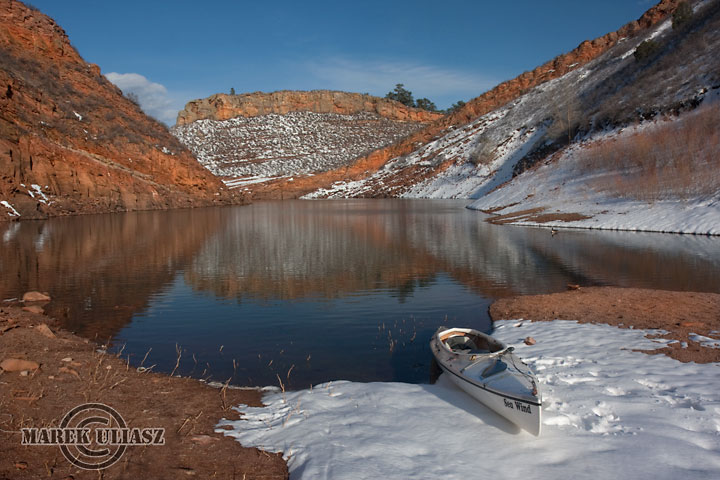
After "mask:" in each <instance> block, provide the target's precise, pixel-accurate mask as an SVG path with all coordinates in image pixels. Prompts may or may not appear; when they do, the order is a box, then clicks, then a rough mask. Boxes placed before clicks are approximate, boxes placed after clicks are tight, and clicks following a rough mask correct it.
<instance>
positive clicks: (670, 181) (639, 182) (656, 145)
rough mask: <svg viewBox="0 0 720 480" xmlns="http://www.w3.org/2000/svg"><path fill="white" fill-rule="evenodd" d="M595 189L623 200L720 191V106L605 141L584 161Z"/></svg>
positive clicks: (686, 196) (582, 169)
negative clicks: (592, 176) (591, 176)
mask: <svg viewBox="0 0 720 480" xmlns="http://www.w3.org/2000/svg"><path fill="white" fill-rule="evenodd" d="M578 169H579V172H578V173H580V174H583V175H594V176H595V179H594V180H593V181H592V186H593V188H595V189H596V190H600V191H606V192H609V193H611V194H612V195H614V196H617V197H623V198H634V199H638V200H645V201H656V200H689V199H692V198H697V197H704V196H708V195H713V194H715V193H717V192H718V190H720V107H718V106H717V105H706V106H703V107H701V108H699V109H697V110H696V111H694V112H691V113H688V114H685V115H684V116H683V117H682V118H680V119H677V120H675V121H672V122H666V123H663V124H660V125H658V126H657V127H651V128H648V129H646V130H644V131H641V132H638V133H635V134H633V135H629V136H625V137H623V138H619V139H613V140H608V141H604V142H600V143H598V144H596V145H594V146H592V147H590V148H588V149H587V150H586V151H585V152H584V153H583V155H582V158H581V159H580V160H579V162H578Z"/></svg>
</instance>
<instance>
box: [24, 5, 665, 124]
mask: <svg viewBox="0 0 720 480" xmlns="http://www.w3.org/2000/svg"><path fill="white" fill-rule="evenodd" d="M31 3H32V4H33V5H34V6H36V7H37V8H39V9H40V10H41V11H42V12H43V13H46V14H48V15H50V16H51V17H53V18H54V19H55V20H56V21H57V22H58V23H59V24H60V26H62V27H63V28H64V29H65V31H66V32H67V33H68V35H69V37H70V41H71V42H72V44H73V45H74V46H75V47H76V48H77V49H78V50H79V52H80V54H81V55H82V56H83V58H85V60H87V61H88V62H92V63H97V64H98V65H100V67H101V69H102V72H103V73H104V74H105V75H107V76H108V78H109V79H110V80H112V81H113V82H115V83H116V84H118V86H120V87H121V88H122V89H123V90H124V91H130V90H132V91H134V92H135V93H136V94H137V95H138V96H139V97H140V102H141V104H142V106H143V108H144V109H145V111H146V112H147V113H150V114H151V115H153V116H155V117H156V118H158V119H160V120H162V121H164V122H166V123H168V124H173V123H174V120H175V115H176V113H177V111H178V110H179V109H181V108H182V107H183V106H184V104H185V103H186V102H187V101H189V100H192V99H195V98H202V97H207V96H209V95H212V94H213V93H218V92H228V93H229V91H230V88H231V87H233V88H234V89H235V91H236V92H237V93H242V92H254V91H265V92H270V91H275V90H283V89H288V90H312V89H323V88H325V89H332V90H345V91H352V92H359V93H370V94H373V95H378V96H384V95H385V94H386V93H387V92H388V91H390V90H392V89H393V88H394V86H395V84H396V83H403V84H405V87H406V88H408V89H409V90H411V91H412V92H413V94H414V95H415V98H420V97H427V98H429V99H430V100H432V101H434V102H435V103H436V105H437V106H438V107H439V108H446V107H449V106H450V105H451V104H452V103H454V102H456V101H457V100H465V101H467V100H469V99H471V98H473V97H476V96H478V95H479V94H481V93H483V92H484V91H486V90H488V89H489V88H492V87H493V86H494V85H496V84H497V83H499V82H501V81H503V80H507V79H510V78H512V77H514V76H516V75H518V74H520V73H522V72H523V71H526V70H530V69H532V68H534V67H535V66H537V65H540V64H542V63H544V62H546V61H547V60H550V59H552V58H553V57H554V56H556V55H558V54H560V53H563V52H567V51H569V50H572V49H573V48H575V47H576V46H577V45H578V44H579V43H580V42H582V41H583V40H585V39H592V38H595V37H597V36H600V35H603V34H605V33H607V32H609V31H612V30H616V29H617V28H619V27H620V26H622V25H623V24H625V23H627V22H629V21H631V20H634V19H636V18H638V17H639V16H640V15H642V13H643V12H644V11H645V10H647V9H648V8H649V7H650V6H652V4H653V3H654V2H653V1H652V0H605V1H602V2H586V1H577V0H572V1H571V0H556V1H553V0H548V1H544V2H539V1H524V0H514V1H513V0H506V1H495V2H487V1H480V0H476V1H464V0H463V1H460V0H457V1H456V0H446V1H444V2H443V1H425V0H416V1H392V0H384V1H375V0H363V1H362V2H342V1H338V0H333V1H325V0H322V1H311V0H306V1H284V0H276V1H273V2H261V1H253V2H247V1H234V2H232V1H214V0H205V1H197V0H196V1H185V0H176V1H147V0H145V1H135V0H124V1H122V2H112V1H98V0H63V1H58V0H33V1H32V2H31Z"/></svg>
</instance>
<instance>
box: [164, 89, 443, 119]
mask: <svg viewBox="0 0 720 480" xmlns="http://www.w3.org/2000/svg"><path fill="white" fill-rule="evenodd" d="M290 112H313V113H337V114H340V115H353V114H357V113H363V112H367V113H376V114H378V115H380V116H381V117H384V118H388V119H390V120H399V121H407V122H419V123H428V122H431V121H434V120H437V119H439V118H442V117H443V114H442V113H438V112H429V111H427V110H421V109H417V108H411V107H407V106H405V105H403V104H402V103H400V102H396V101H394V100H388V99H386V98H379V97H374V96H372V95H365V94H360V93H348V92H336V91H331V90H313V91H309V92H303V91H291V90H283V91H279V92H272V93H263V92H255V93H243V94H240V95H226V94H224V93H217V94H215V95H212V96H210V97H208V98H203V99H199V100H193V101H191V102H188V103H187V105H185V109H183V110H181V111H180V113H178V117H177V125H187V124H189V123H192V122H195V121H197V120H204V119H209V120H228V119H231V118H234V117H239V116H242V117H256V116H259V115H267V114H270V113H276V114H279V115H285V114H287V113H290Z"/></svg>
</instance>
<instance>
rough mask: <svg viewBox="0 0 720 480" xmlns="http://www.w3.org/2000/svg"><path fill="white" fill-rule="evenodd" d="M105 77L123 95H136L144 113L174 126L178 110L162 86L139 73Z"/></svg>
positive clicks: (114, 74)
mask: <svg viewBox="0 0 720 480" xmlns="http://www.w3.org/2000/svg"><path fill="white" fill-rule="evenodd" d="M105 77H107V79H108V80H110V81H111V82H112V83H114V84H115V85H117V87H118V88H119V89H120V90H122V91H123V93H125V94H128V93H134V94H135V95H137V97H138V101H139V102H140V106H141V107H142V109H143V111H144V112H145V113H147V114H148V115H150V116H152V117H154V118H156V119H158V120H160V121H161V122H165V123H166V124H168V125H173V124H175V119H176V117H177V113H178V108H177V106H176V105H175V103H176V102H174V100H173V99H171V98H170V96H169V95H168V91H167V89H166V88H165V87H164V86H163V85H161V84H159V83H155V82H151V81H150V80H148V79H147V78H145V77H144V76H143V75H140V74H139V73H116V72H110V73H107V74H105Z"/></svg>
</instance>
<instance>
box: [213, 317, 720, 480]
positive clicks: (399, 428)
mask: <svg viewBox="0 0 720 480" xmlns="http://www.w3.org/2000/svg"><path fill="white" fill-rule="evenodd" d="M652 333H657V331H653V330H648V331H644V330H639V329H633V330H630V329H619V328H615V327H611V326H608V325H591V324H578V323H577V322H573V321H560V320H556V321H554V322H538V323H532V322H522V321H520V322H517V321H503V322H498V328H497V329H496V332H495V333H494V335H495V336H497V337H498V338H500V339H501V340H503V341H505V342H507V343H510V344H514V345H515V347H516V353H517V354H518V355H519V356H520V357H521V358H523V359H524V360H525V361H526V363H528V365H530V366H531V367H532V368H533V369H534V370H535V372H536V373H537V376H538V379H539V381H540V384H541V390H542V394H543V419H544V420H543V433H542V434H541V436H540V437H533V436H531V435H529V434H527V433H525V432H523V431H521V430H519V429H517V427H515V426H513V425H512V424H510V423H508V422H507V421H506V420H504V419H503V418H501V417H499V416H498V415H496V414H495V413H493V412H491V411H490V410H488V409H486V408H485V407H483V406H482V405H480V404H478V403H477V402H475V401H474V400H472V399H471V398H470V397H469V396H468V395H467V394H465V393H464V392H462V391H461V390H459V389H458V388H456V387H455V386H454V385H453V384H452V383H451V382H450V381H449V380H448V379H446V378H444V376H443V375H441V376H440V378H439V380H438V382H437V383H435V384H433V385H412V384H403V383H354V382H346V381H335V382H329V383H325V384H322V385H317V386H315V387H314V388H312V389H309V390H302V391H297V392H281V391H279V390H277V389H276V390H275V392H274V393H269V394H266V395H265V397H264V398H263V402H264V403H265V404H266V405H267V406H266V407H247V406H244V405H240V406H239V407H237V410H238V411H239V412H241V413H242V414H243V416H244V418H243V419H242V420H238V421H227V420H222V421H221V422H220V424H219V425H218V429H217V431H218V432H223V433H225V434H226V435H229V436H232V437H235V438H236V439H238V440H239V441H240V442H241V443H242V444H243V445H246V446H257V447H260V448H263V449H266V450H269V451H273V452H282V453H283V455H284V458H286V459H287V461H288V466H289V468H290V477H291V478H292V479H324V478H328V479H343V478H348V479H363V478H373V479H374V478H387V479H394V478H397V479H405V478H448V479H456V478H457V479H467V478H479V477H482V476H483V475H480V474H479V473H478V472H491V474H492V475H493V477H496V478H500V479H504V478H508V479H516V478H535V479H541V480H543V479H553V480H554V479H557V478H637V479H644V478H652V479H674V478H693V479H700V478H708V479H709V478H720V375H718V373H720V372H719V371H718V367H719V366H720V365H719V364H717V363H714V364H695V363H680V362H678V361H676V360H673V359H671V358H669V357H666V356H664V355H646V354H643V353H640V352H637V351H633V349H648V350H651V349H655V348H659V347H661V346H662V345H663V343H662V342H656V341H653V340H650V339H648V338H646V335H647V334H652ZM527 336H532V337H533V338H535V339H536V340H537V344H536V345H533V346H527V345H525V344H524V343H523V342H522V339H523V338H525V337H527ZM226 428H230V430H226Z"/></svg>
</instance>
